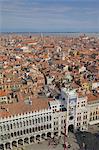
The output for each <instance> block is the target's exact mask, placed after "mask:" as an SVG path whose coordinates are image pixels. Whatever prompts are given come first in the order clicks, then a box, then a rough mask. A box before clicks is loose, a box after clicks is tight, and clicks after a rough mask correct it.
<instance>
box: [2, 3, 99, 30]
mask: <svg viewBox="0 0 99 150" xmlns="http://www.w3.org/2000/svg"><path fill="white" fill-rule="evenodd" d="M71 1H72V3H70V2H71ZM80 1H82V0H79V2H78V3H77V0H76V3H74V0H69V2H67V1H66V0H57V1H56V0H0V4H1V7H0V12H1V13H2V14H1V20H0V21H1V22H2V23H0V24H2V27H3V28H4V29H11V28H12V29H22V28H24V29H25V28H28V29H29V28H30V29H50V30H51V29H57V30H58V29H60V30H61V29H63V28H64V29H66V28H67V27H68V28H76V29H77V28H79V29H80V28H84V29H85V28H88V27H89V28H93V27H94V28H97V26H98V24H99V19H98V18H97V14H99V11H98V7H94V4H93V3H92V4H91V3H86V2H84V1H83V2H82V3H80ZM86 1H88V0H86ZM95 6H96V5H95ZM95 22H97V23H95Z"/></svg>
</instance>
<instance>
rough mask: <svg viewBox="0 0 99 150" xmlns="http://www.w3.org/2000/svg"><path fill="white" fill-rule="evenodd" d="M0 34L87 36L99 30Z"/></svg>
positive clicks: (95, 34) (96, 34)
mask: <svg viewBox="0 0 99 150" xmlns="http://www.w3.org/2000/svg"><path fill="white" fill-rule="evenodd" d="M0 34H23V35H41V34H43V35H45V36H49V35H53V36H54V35H57V36H80V35H84V34H85V35H87V36H98V37H99V32H0Z"/></svg>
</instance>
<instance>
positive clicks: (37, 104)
mask: <svg viewBox="0 0 99 150" xmlns="http://www.w3.org/2000/svg"><path fill="white" fill-rule="evenodd" d="M49 101H53V99H51V98H49V99H47V98H42V99H41V98H38V97H32V98H31V102H32V103H31V104H26V103H25V101H20V102H19V103H13V104H2V105H0V118H2V117H8V116H12V115H18V114H23V113H26V112H35V111H39V110H43V109H48V102H49Z"/></svg>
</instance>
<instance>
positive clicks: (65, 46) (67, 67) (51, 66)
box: [0, 34, 99, 115]
mask: <svg viewBox="0 0 99 150" xmlns="http://www.w3.org/2000/svg"><path fill="white" fill-rule="evenodd" d="M62 88H67V89H76V91H77V93H78V96H80V97H81V96H82V95H84V96H87V97H88V102H89V103H90V102H91V101H96V100H99V95H98V92H99V38H96V37H88V36H86V35H81V36H79V37H66V36H51V35H50V36H43V35H31V36H29V35H15V34H8V35H1V36H0V107H1V109H0V112H2V114H1V115H6V114H7V109H6V108H10V107H11V105H15V106H17V108H18V107H20V108H24V110H23V112H24V111H26V110H27V111H28V108H27V107H28V106H27V107H26V109H25V106H24V107H23V104H24V105H25V104H26V103H30V104H31V103H32V102H33V104H34V105H35V106H34V107H33V109H34V110H36V109H38V110H39V109H41V108H40V107H42V108H43V107H44V108H46V106H47V103H48V101H49V100H51V99H52V98H56V99H58V98H59V96H60V91H61V89H62ZM38 99H41V101H42V102H41V103H39V102H38ZM43 99H47V100H46V101H43ZM3 109H5V111H2V110H3ZM29 109H30V107H29ZM14 111H15V110H14ZM5 112H6V113H5ZM11 113H12V114H13V110H11ZM15 113H17V112H16V111H15Z"/></svg>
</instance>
